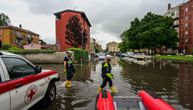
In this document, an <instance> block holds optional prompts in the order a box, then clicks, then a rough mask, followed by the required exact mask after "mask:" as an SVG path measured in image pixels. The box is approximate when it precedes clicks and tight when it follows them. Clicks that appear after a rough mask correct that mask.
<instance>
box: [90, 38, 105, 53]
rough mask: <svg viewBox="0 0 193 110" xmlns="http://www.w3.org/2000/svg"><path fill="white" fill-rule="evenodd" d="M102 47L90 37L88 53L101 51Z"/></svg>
mask: <svg viewBox="0 0 193 110" xmlns="http://www.w3.org/2000/svg"><path fill="white" fill-rule="evenodd" d="M102 51H103V48H102V46H101V45H100V44H99V43H97V42H96V40H95V39H94V38H91V39H90V53H91V54H95V53H97V52H102Z"/></svg>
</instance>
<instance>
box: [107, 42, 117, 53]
mask: <svg viewBox="0 0 193 110" xmlns="http://www.w3.org/2000/svg"><path fill="white" fill-rule="evenodd" d="M107 48H108V51H109V52H119V51H120V49H119V44H118V43H109V44H108V45H107Z"/></svg>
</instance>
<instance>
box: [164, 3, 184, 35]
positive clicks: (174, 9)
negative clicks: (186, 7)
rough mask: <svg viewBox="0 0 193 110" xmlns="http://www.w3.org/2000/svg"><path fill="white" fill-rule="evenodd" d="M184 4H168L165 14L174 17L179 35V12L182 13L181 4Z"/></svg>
mask: <svg viewBox="0 0 193 110" xmlns="http://www.w3.org/2000/svg"><path fill="white" fill-rule="evenodd" d="M182 5H183V4H179V5H177V6H175V7H171V4H170V3H169V4H168V10H167V12H166V13H165V14H164V16H169V17H172V18H173V19H174V27H175V29H176V31H177V33H178V37H179V31H180V29H179V14H180V6H182Z"/></svg>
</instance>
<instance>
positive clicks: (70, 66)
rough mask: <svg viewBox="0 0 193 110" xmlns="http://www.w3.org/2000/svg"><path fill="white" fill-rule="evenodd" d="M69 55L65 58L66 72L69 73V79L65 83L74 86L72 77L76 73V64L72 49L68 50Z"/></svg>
mask: <svg viewBox="0 0 193 110" xmlns="http://www.w3.org/2000/svg"><path fill="white" fill-rule="evenodd" d="M66 53H67V57H65V58H64V73H67V81H66V84H65V87H66V88H70V87H71V86H72V78H73V74H74V73H75V69H74V65H73V63H72V58H71V56H72V51H67V52H66Z"/></svg>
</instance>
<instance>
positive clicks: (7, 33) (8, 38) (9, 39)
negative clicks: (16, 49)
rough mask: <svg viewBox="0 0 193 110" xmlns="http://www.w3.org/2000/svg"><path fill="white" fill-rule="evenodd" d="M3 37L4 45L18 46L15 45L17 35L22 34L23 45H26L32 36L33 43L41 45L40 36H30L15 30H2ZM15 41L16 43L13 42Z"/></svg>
mask: <svg viewBox="0 0 193 110" xmlns="http://www.w3.org/2000/svg"><path fill="white" fill-rule="evenodd" d="M2 32H3V35H2V43H4V44H10V45H13V46H17V44H16V43H15V40H16V33H20V34H21V36H22V37H24V38H23V41H22V45H26V44H27V43H28V42H27V35H31V36H32V38H33V40H32V43H35V44H39V36H38V35H34V34H31V33H30V34H29V33H27V32H23V31H18V30H14V29H2ZM13 41H14V42H13Z"/></svg>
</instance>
